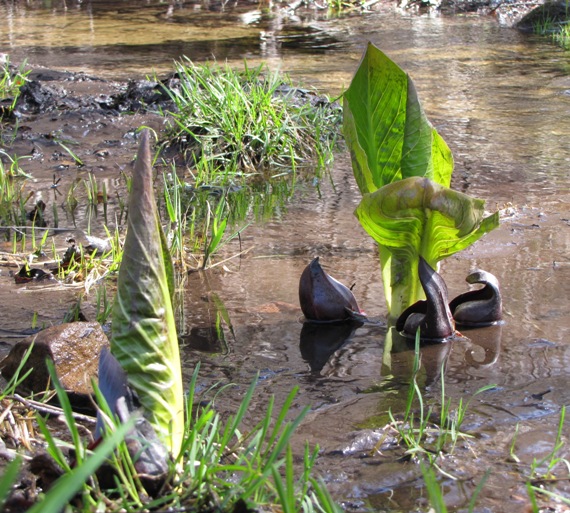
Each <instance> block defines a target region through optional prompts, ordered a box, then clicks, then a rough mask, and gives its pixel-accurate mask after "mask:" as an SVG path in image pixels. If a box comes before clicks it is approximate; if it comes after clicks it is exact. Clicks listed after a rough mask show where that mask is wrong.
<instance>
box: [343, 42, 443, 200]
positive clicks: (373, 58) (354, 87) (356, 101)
mask: <svg viewBox="0 0 570 513" xmlns="http://www.w3.org/2000/svg"><path fill="white" fill-rule="evenodd" d="M344 136H345V139H346V141H347V144H348V147H349V149H350V152H351V155H352V161H353V169H354V175H355V178H356V181H357V183H358V186H359V188H360V191H361V192H362V193H363V194H365V193H370V192H374V191H375V190H376V189H379V188H380V187H382V186H383V185H386V184H389V183H392V182H395V181H397V180H401V179H404V178H409V177H412V176H425V177H427V178H430V179H432V180H434V181H435V182H437V183H439V184H441V185H445V186H449V184H450V182H451V174H452V172H453V157H452V155H451V151H450V150H449V148H448V147H447V144H446V143H445V141H444V140H443V139H442V138H441V137H440V136H439V134H438V133H437V131H436V130H435V129H434V128H433V127H432V125H431V123H430V122H429V121H428V119H427V117H426V115H425V113H424V111H423V109H422V106H421V104H420V102H419V100H418V97H417V93H416V90H415V87H414V84H413V82H412V79H411V78H410V77H409V76H408V75H407V73H405V72H404V71H403V70H402V69H401V68H399V67H398V66H397V65H396V64H395V63H394V62H392V61H391V60H390V59H389V58H388V57H387V56H386V55H384V53H382V52H381V51H380V50H379V49H378V48H376V47H375V46H374V45H373V44H371V43H370V44H369V45H368V48H367V51H366V53H365V54H364V57H363V58H362V61H361V63H360V66H359V67H358V70H357V72H356V74H355V75H354V78H353V80H352V82H351V84H350V87H349V88H348V89H347V91H346V92H345V93H344Z"/></svg>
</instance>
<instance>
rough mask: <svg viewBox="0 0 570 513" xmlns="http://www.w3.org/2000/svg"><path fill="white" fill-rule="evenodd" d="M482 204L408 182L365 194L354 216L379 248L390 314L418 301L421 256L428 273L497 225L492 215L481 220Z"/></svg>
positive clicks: (424, 181) (414, 179)
mask: <svg viewBox="0 0 570 513" xmlns="http://www.w3.org/2000/svg"><path fill="white" fill-rule="evenodd" d="M484 205H485V202H484V201H483V200H480V199H476V198H472V197H470V196H467V195H466V194H463V193H461V192H457V191H453V190H451V189H448V188H447V187H443V186H441V185H439V184H437V183H435V182H433V181H432V180H430V179H428V178H420V177H412V178H407V179H404V180H400V181H399V182H394V183H391V184H389V185H385V186H384V187H382V188H381V189H378V190H377V191H376V192H373V193H370V194H364V196H363V198H362V201H361V202H360V205H358V207H357V209H356V212H355V214H356V216H357V217H358V219H359V221H360V223H361V224H362V226H363V227H364V229H365V230H366V231H367V232H368V234H369V235H370V236H372V237H373V238H374V240H376V241H377V242H378V244H379V245H380V260H381V264H382V273H383V277H384V292H385V294H386V300H387V302H388V308H389V310H390V314H391V316H393V317H397V316H398V315H399V314H400V312H401V311H402V310H403V309H404V308H406V307H407V306H409V305H410V304H411V303H413V302H415V301H416V300H417V299H419V298H420V297H421V294H422V291H421V288H420V286H419V279H418V275H417V272H418V271H417V269H418V259H419V256H420V255H421V256H422V257H423V258H424V259H425V260H426V261H427V262H428V264H430V265H431V266H432V267H433V268H435V267H436V266H437V263H438V262H439V261H440V260H442V259H444V258H446V257H448V256H450V255H453V254H454V253H456V252H458V251H460V250H462V249H464V248H466V247H468V246H470V245H471V244H472V243H473V242H475V241H476V240H477V239H479V238H480V237H481V236H482V235H484V234H485V233H487V232H489V231H490V230H492V229H493V228H495V227H496V226H498V224H499V214H498V212H496V213H495V214H492V215H490V216H488V217H485V215H484Z"/></svg>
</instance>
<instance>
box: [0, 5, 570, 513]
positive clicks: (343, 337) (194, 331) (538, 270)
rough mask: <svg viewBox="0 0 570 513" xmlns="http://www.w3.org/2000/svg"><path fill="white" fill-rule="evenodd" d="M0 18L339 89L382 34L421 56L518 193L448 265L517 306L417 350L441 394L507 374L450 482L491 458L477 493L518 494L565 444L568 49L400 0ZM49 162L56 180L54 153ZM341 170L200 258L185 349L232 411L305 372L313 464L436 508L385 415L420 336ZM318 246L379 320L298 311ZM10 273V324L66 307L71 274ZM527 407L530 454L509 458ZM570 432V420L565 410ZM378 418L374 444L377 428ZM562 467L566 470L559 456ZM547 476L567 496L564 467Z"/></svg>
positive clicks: (431, 388) (162, 66)
mask: <svg viewBox="0 0 570 513" xmlns="http://www.w3.org/2000/svg"><path fill="white" fill-rule="evenodd" d="M0 19H2V20H5V22H3V23H2V24H0V48H1V50H0V51H2V52H7V53H9V54H10V56H11V59H12V60H13V61H14V62H19V61H20V60H21V59H23V58H24V57H25V58H27V59H28V61H29V62H30V64H34V65H38V64H41V65H46V66H48V67H51V68H57V69H70V70H74V71H77V70H82V71H86V72H88V73H91V74H94V75H99V76H106V77H126V76H137V77H141V76H144V75H145V74H147V73H149V72H151V71H152V69H156V70H157V71H160V72H163V71H166V70H169V69H171V62H172V59H176V58H179V57H180V56H181V55H187V56H189V57H190V58H192V59H195V60H204V59H206V58H209V57H212V56H214V57H215V58H217V59H218V60H219V61H222V60H225V59H228V60H229V62H231V63H233V64H239V62H240V61H241V60H242V59H243V58H247V59H248V60H251V62H261V61H265V62H267V63H268V65H269V66H270V67H271V68H274V69H277V68H279V69H281V70H283V71H286V72H288V73H290V74H291V75H292V76H293V77H294V78H295V79H299V80H302V81H303V82H304V83H305V84H310V85H313V86H315V87H317V88H319V89H320V90H322V91H325V92H329V93H334V94H336V93H338V92H340V91H341V90H342V89H343V88H344V87H346V86H347V85H348V84H349V82H350V79H351V76H352V74H353V73H354V71H355V69H356V67H357V65H358V61H359V59H360V55H361V52H362V50H363V48H364V47H365V45H366V43H367V41H368V40H370V41H372V42H373V43H375V44H376V45H378V46H379V47H380V48H381V49H382V50H383V51H385V52H386V53H387V54H388V55H389V56H390V57H391V58H393V59H394V60H395V61H396V62H398V64H400V65H401V66H402V67H403V68H404V69H405V70H406V71H408V72H409V73H410V75H411V76H412V78H413V80H414V82H415V84H416V86H417V89H418V92H419V96H420V98H421V100H422V102H423V105H424V108H425V110H426V112H427V114H428V116H429V117H430V119H431V120H432V122H433V123H434V124H435V125H436V127H437V129H438V130H439V132H440V133H441V134H442V135H443V137H444V138H445V139H446V141H447V142H448V144H449V146H450V147H451V149H452V151H453V153H454V157H455V161H456V171H455V174H454V179H453V186H454V187H455V188H457V189H460V190H462V191H464V192H467V193H469V194H472V195H474V196H478V197H481V198H483V199H486V200H487V201H488V208H489V209H490V210H493V209H495V208H504V209H505V215H504V216H503V222H502V224H501V226H500V227H499V228H498V229H497V230H496V231H495V232H493V233H491V234H489V235H488V236H486V237H485V238H484V239H483V240H481V241H480V242H478V243H477V244H475V245H474V246H473V247H472V248H471V249H469V250H466V251H464V252H462V253H460V254H458V255H456V256H454V257H452V258H450V259H448V260H446V261H445V262H443V263H442V267H441V274H442V275H443V277H444V279H445V280H446V282H447V285H448V288H449V291H450V296H455V295H456V294H458V293H460V292H463V291H465V290H467V288H468V286H467V284H466V283H465V282H464V278H465V276H466V275H467V274H468V273H469V271H470V270H471V269H474V268H481V269H485V270H487V271H489V272H492V273H493V274H495V275H496V276H497V277H498V279H499V281H500V283H501V286H502V293H503V297H504V308H505V321H506V322H505V324H504V325H503V326H496V327H491V328H486V329H484V330H473V331H469V332H465V333H464V335H465V336H466V337H467V338H465V339H461V340H458V341H456V342H454V343H453V344H448V345H445V346H436V347H429V348H426V349H425V350H424V351H423V355H422V364H423V367H422V371H421V372H420V377H419V382H420V386H421V388H422V390H423V391H424V392H425V394H426V400H427V401H428V402H431V403H434V404H436V403H437V402H438V401H439V397H440V386H441V382H440V378H439V369H440V366H441V362H443V361H447V363H446V366H445V387H446V393H447V394H448V395H449V396H450V397H451V398H452V399H453V404H457V401H458V400H459V399H460V398H464V399H468V398H470V397H471V396H472V395H473V394H474V393H475V392H476V391H477V390H478V389H479V388H480V387H482V386H484V385H488V384H491V383H495V384H497V387H496V388H495V389H493V390H492V391H488V392H485V393H482V394H480V395H477V396H476V397H475V398H474V399H473V400H472V402H471V404H470V408H469V412H468V414H467V418H466V421H465V424H464V430H466V431H468V432H470V433H472V434H473V435H474V436H475V438H474V439H472V440H470V441H464V442H460V443H459V444H458V446H457V447H456V448H455V451H454V452H453V454H451V455H446V456H444V457H443V458H442V460H441V462H440V465H441V467H442V468H443V469H444V470H445V471H446V472H447V473H449V474H450V475H452V476H453V477H454V478H455V479H452V478H450V477H444V478H443V481H442V483H443V491H444V495H445V499H446V502H447V504H448V505H449V506H451V507H456V508H461V507H466V505H467V503H468V501H469V498H470V497H471V495H472V494H473V492H474V489H475V486H476V485H477V483H478V482H480V480H481V479H482V478H483V475H484V473H485V471H486V470H487V469H488V468H491V469H492V472H491V475H490V478H489V480H488V481H487V483H486V485H485V488H484V490H483V492H482V494H481V496H480V500H479V504H480V507H478V509H476V511H494V512H501V511H505V512H511V511H523V510H524V508H525V507H526V505H527V504H528V497H527V493H526V491H525V488H524V479H525V477H526V476H528V474H529V465H530V464H531V463H532V461H533V458H540V457H541V456H543V455H544V454H545V453H546V452H548V450H550V449H551V448H552V444H553V443H554V438H555V434H556V429H557V426H558V419H559V413H560V408H561V406H563V405H566V404H569V403H570V391H569V390H570V389H569V388H568V385H567V383H568V379H569V377H570V375H569V371H568V368H569V365H570V353H569V352H568V343H569V342H570V178H569V174H568V170H569V167H570V123H568V119H569V116H570V57H569V54H568V53H567V52H566V53H565V52H564V51H563V50H560V49H558V48H556V47H555V46H551V45H550V44H548V43H547V42H545V41H543V40H541V39H538V38H535V37H533V36H528V35H521V34H519V33H518V32H516V31H514V30H511V29H507V28H502V27H500V26H499V25H498V24H497V23H496V22H495V20H493V19H491V18H480V17H455V18H444V17H438V16H429V15H425V16H415V15H413V16H412V15H408V14H406V13H400V12H395V11H393V10H392V9H388V8H385V9H382V10H380V11H379V12H376V13H371V14H368V15H366V16H364V17H359V16H349V17H346V18H343V19H332V20H328V21H327V20H325V19H318V18H317V17H316V16H314V15H313V14H311V13H305V14H304V15H303V16H299V17H294V16H289V15H286V14H285V13H281V14H279V15H278V16H275V17H269V16H266V15H264V14H263V13H262V11H260V10H259V9H258V7H257V6H251V5H250V6H248V5H238V6H237V7H230V6H225V8H224V9H222V8H221V6H220V5H213V4H207V3H204V4H196V5H194V4H183V3H174V4H156V3H152V2H149V3H144V4H139V5H138V6H136V7H133V3H132V2H129V3H128V4H127V3H117V2H115V3H113V4H108V3H101V2H88V3H85V4H80V5H76V4H72V5H68V6H67V8H64V7H63V6H62V5H61V4H58V3H54V4H50V5H45V6H44V7H37V8H34V7H33V6H29V5H26V4H18V3H15V4H12V3H2V4H0ZM34 176H36V175H34ZM38 179H39V180H40V181H41V179H42V177H41V176H38ZM43 180H51V171H50V172H49V173H46V176H44V177H43ZM332 181H333V183H334V186H333V185H331V183H329V182H327V181H324V182H323V183H322V186H321V196H318V195H317V194H316V193H315V190H314V189H313V188H312V187H311V186H309V185H306V186H301V187H300V188H299V189H298V190H297V192H296V194H295V196H294V199H293V200H292V201H291V202H290V203H289V205H288V206H287V208H286V209H282V210H278V211H277V213H276V215H275V216H274V218H273V219H272V220H271V221H269V222H266V223H263V224H261V223H259V224H254V225H252V226H250V227H248V228H247V230H246V231H245V232H244V233H243V236H242V240H241V244H242V249H243V247H245V248H248V249H250V251H249V252H248V253H247V255H245V256H243V257H242V258H239V259H234V260H231V261H229V262H227V263H226V264H225V266H219V267H217V268H216V269H213V270H211V271H208V272H205V273H192V274H190V275H189V276H188V278H187V283H186V284H185V286H184V290H185V292H184V307H183V310H184V312H185V317H184V319H183V320H181V323H182V324H183V332H184V333H185V336H184V337H183V343H184V347H185V349H184V353H183V354H184V360H185V367H186V369H187V371H188V373H190V372H191V369H192V368H193V366H194V365H195V363H196V362H197V361H198V360H200V361H201V362H202V364H201V365H202V367H201V369H202V370H201V379H202V384H203V385H204V386H206V385H208V384H210V383H214V382H218V381H219V382H221V383H228V382H233V383H237V384H238V385H239V386H238V387H237V388H235V389H234V390H233V391H232V393H231V394H228V396H227V397H226V398H225V401H226V402H225V404H224V405H223V406H222V408H223V409H226V410H231V409H232V408H233V407H235V405H236V404H237V403H238V402H239V400H240V397H241V394H242V393H243V392H244V391H245V387H246V386H247V384H249V383H250V382H251V380H252V379H253V378H254V376H255V375H256V373H257V372H259V373H260V383H259V387H258V390H259V392H258V395H257V396H256V399H255V401H256V402H255V404H254V407H255V408H256V409H260V408H262V407H263V405H265V404H266V402H267V399H268V397H269V396H270V395H271V394H274V395H275V396H276V397H277V400H278V402H280V401H282V400H283V399H284V398H285V396H286V395H287V394H288V393H289V391H290V390H291V388H292V387H293V386H298V387H299V394H298V397H297V400H296V401H295V404H294V410H295V411H300V410H301V409H302V407H303V406H305V405H311V408H312V409H311V413H310V414H309V416H308V418H307V420H306V422H305V423H304V424H303V425H302V426H301V428H300V430H299V433H298V435H297V439H296V441H297V445H298V447H300V446H301V443H302V442H303V441H305V440H308V441H309V442H310V443H318V444H319V445H320V447H321V449H322V456H321V458H320V460H319V463H318V468H319V470H321V471H322V473H323V475H324V477H325V479H326V480H327V482H328V483H329V487H330V489H331V491H332V493H333V495H334V496H335V498H337V499H338V500H341V501H344V504H345V506H346V507H347V508H348V509H351V510H357V511H367V510H375V511H412V510H413V511H417V510H427V507H426V500H425V492H423V491H422V489H421V484H422V480H421V478H420V477H419V476H420V475H421V474H420V472H419V469H418V467H417V466H416V465H414V464H411V463H405V462H402V461H400V460H399V457H400V456H401V451H398V450H397V449H396V448H395V447H394V446H393V445H390V443H389V441H390V440H393V436H394V433H390V432H387V431H385V430H384V426H385V425H386V423H387V419H388V417H387V412H388V409H389V408H392V410H393V411H395V412H401V411H402V409H403V404H404V401H405V397H406V393H407V386H408V382H409V379H410V372H411V368H412V362H413V352H412V351H411V350H410V349H409V348H408V347H406V346H405V345H402V344H395V345H394V347H393V349H392V351H385V350H384V349H385V344H384V342H385V337H386V328H385V327H384V326H383V325H382V322H381V321H382V320H383V319H384V316H385V314H386V307H385V303H384V297H383V292H382V285H381V276H380V269H379V266H378V257H377V252H376V248H375V246H374V244H373V242H372V241H371V239H370V238H369V237H368V236H367V235H366V234H365V232H364V231H363V230H362V228H361V227H360V226H359V224H358V222H357V220H356V218H355V217H354V216H353V214H352V212H353V211H354V209H355V207H356V206H357V204H358V202H359V192H358V189H357V188H356V185H355V183H354V180H353V178H352V171H351V168H350V162H349V160H348V157H347V156H346V155H340V156H339V157H338V158H337V160H336V162H335V165H334V169H333V170H332ZM238 251H239V248H238V246H237V243H236V244H235V245H234V244H233V243H232V244H230V245H229V246H227V247H226V248H225V254H227V256H231V255H232V254H234V253H237V252H238ZM315 255H319V256H320V257H321V261H322V262H323V263H324V265H325V267H326V269H327V270H328V271H329V272H330V273H331V274H332V275H334V276H335V277H336V278H337V279H339V280H341V281H343V282H344V283H346V284H349V285H352V284H355V286H354V289H353V291H354V293H355V295H356V297H357V299H358V301H359V304H360V306H361V307H362V308H363V309H364V310H365V311H366V312H367V313H368V314H369V315H370V316H371V318H372V319H373V320H374V321H375V322H372V323H369V324H366V325H363V326H360V327H354V326H344V327H338V328H337V329H333V330H327V331H324V330H320V331H317V332H315V330H312V329H311V328H310V327H307V326H305V327H304V326H303V322H302V316H301V312H300V309H299V307H298V291H297V288H298V278H299V276H300V274H301V272H302V270H303V268H304V267H305V266H306V265H307V264H308V262H309V261H310V260H311V258H312V257H313V256H315ZM0 280H2V289H1V290H2V291H3V292H1V293H0V294H2V295H4V293H5V292H4V291H6V292H9V293H10V294H11V296H10V297H9V298H8V297H6V296H4V297H3V298H2V304H3V305H4V313H3V317H4V318H3V320H2V322H3V323H4V325H5V326H7V327H13V326H14V324H16V325H17V324H18V322H15V321H14V319H15V318H18V319H28V318H31V317H32V314H33V312H34V311H37V312H39V315H40V317H41V318H42V320H43V321H44V322H47V323H50V322H57V321H58V319H60V318H61V317H60V315H59V314H60V310H65V308H66V307H67V305H68V304H69V303H70V302H71V300H72V299H73V298H74V294H76V292H75V291H73V290H71V291H70V290H69V289H65V288H63V290H61V291H57V292H56V291H54V290H52V291H46V292H43V293H38V292H37V291H36V292H35V293H32V292H30V291H29V290H26V289H18V290H17V295H14V294H13V292H14V291H13V286H11V285H9V283H11V282H10V279H9V277H8V275H7V272H6V271H5V270H3V271H2V273H0ZM48 298H49V299H48ZM57 298H59V299H57ZM46 301H49V307H46V304H47V303H46ZM220 303H223V305H224V307H225V309H226V310H227V313H228V315H229V317H230V319H231V324H232V328H233V332H232V331H231V330H230V329H229V327H228V326H227V325H225V324H224V326H225V327H224V335H225V342H223V343H222V342H220V339H219V337H218V336H217V334H215V333H214V330H213V326H214V324H215V321H216V315H217V312H219V304H220ZM58 305H59V306H58ZM54 306H55V308H54ZM58 309H59V310H58ZM54 310H55V311H54ZM14 314H16V315H14ZM253 417H255V415H254V413H252V418H253ZM517 424H518V425H519V429H518V435H517V437H516V440H515V443H514V445H513V447H514V452H515V453H516V454H517V456H518V457H519V458H520V460H521V462H522V463H519V464H517V463H515V462H513V461H512V458H510V457H509V453H510V451H511V445H512V444H513V440H514V438H513V437H514V434H515V428H516V426H517ZM564 434H565V436H568V435H569V434H570V432H569V430H568V428H567V426H565V428H564ZM384 435H386V437H387V438H386V439H385V440H384V442H382V443H381V444H380V447H381V453H379V452H378V451H376V450H374V446H375V445H376V444H377V443H378V442H379V440H380V439H381V437H382V436H384ZM561 454H562V455H566V449H563V450H562V453H561ZM558 475H559V477H567V476H568V473H567V471H566V472H564V471H563V470H562V469H561V468H559V469H558ZM552 489H553V490H555V491H557V492H558V493H561V494H564V495H566V496H568V492H569V490H568V485H567V483H566V482H564V481H561V482H559V483H557V484H556V486H555V487H553V488H552ZM540 501H541V504H545V505H546V504H548V502H549V500H548V498H546V497H542V498H541V499H540ZM552 505H553V507H557V508H558V509H557V511H563V509H561V508H562V507H561V506H555V505H554V502H552Z"/></svg>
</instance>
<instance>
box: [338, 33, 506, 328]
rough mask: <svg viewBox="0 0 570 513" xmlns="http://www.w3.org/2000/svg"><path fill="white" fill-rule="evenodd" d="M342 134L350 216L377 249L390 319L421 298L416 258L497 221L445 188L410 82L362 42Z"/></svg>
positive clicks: (441, 153)
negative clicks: (358, 195) (352, 204)
mask: <svg viewBox="0 0 570 513" xmlns="http://www.w3.org/2000/svg"><path fill="white" fill-rule="evenodd" d="M343 128H344V135H345V139H346V141H347V144H348V146H349V149H350V153H351V157H352V167H353V171H354V176H355V179H356V182H357V184H358V187H359V188H360V191H361V192H362V194H363V198H362V201H361V203H360V205H359V206H358V207H357V209H356V212H355V214H356V216H357V217H358V219H359V221H360V223H361V224H362V226H363V227H364V229H365V230H366V231H367V232H368V234H369V235H371V236H372V237H373V238H374V239H375V240H376V242H378V245H379V253H380V264H381V267H382V278H383V281H384V292H385V295H386V302H387V304H388V311H389V317H390V318H392V319H395V318H397V317H398V316H399V315H400V313H401V312H402V311H403V310H404V309H405V308H407V307H408V306H409V305H411V304H412V303H415V302H416V301H417V300H419V299H421V298H422V297H423V291H422V288H421V285H420V282H419V278H418V262H419V257H420V256H422V257H423V258H424V259H425V260H426V262H427V263H428V264H429V265H430V266H431V267H433V268H434V269H436V268H437V263H438V262H439V261H440V260H442V259H443V258H445V257H448V256H450V255H452V254H454V253H456V252H457V251H460V250H462V249H464V248H466V247H468V246H469V245H471V244H472V243H473V242H475V241H476V240H477V239H479V238H480V237H481V236H482V235H484V234H485V233H487V232H488V231H490V230H492V229H493V228H495V227H496V226H498V224H499V216H498V212H496V213H495V214H492V215H490V216H488V217H485V215H484V201H482V200H478V199H475V198H471V197H469V196H467V195H466V194H462V193H460V192H456V191H453V190H451V189H449V185H450V182H451V175H452V173H453V157H452V155H451V151H450V150H449V148H448V146H447V144H446V143H445V141H444V140H443V139H442V137H441V136H440V135H439V134H438V133H437V131H436V130H435V128H434V127H433V126H432V125H431V123H430V122H429V120H428V119H427V117H426V115H425V113H424V111H423V109H422V107H421V105H420V102H419V100H418V97H417V94H416V90H415V87H414V84H413V82H412V80H411V78H410V77H409V76H408V75H407V74H406V73H405V72H404V71H403V70H402V69H400V68H399V67H398V66H397V65H396V64H395V63H394V62H392V61H391V60H390V59H389V58H388V57H387V56H386V55H384V54H383V53H382V52H381V51H380V50H378V49H377V48H376V47H375V46H374V45H372V44H369V45H368V48H367V50H366V53H365V55H364V57H363V58H362V61H361V63H360V66H359V68H358V70H357V71H356V74H355V76H354V78H353V80H352V82H351V84H350V87H349V88H348V90H347V91H346V92H345V94H344V127H343Z"/></svg>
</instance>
